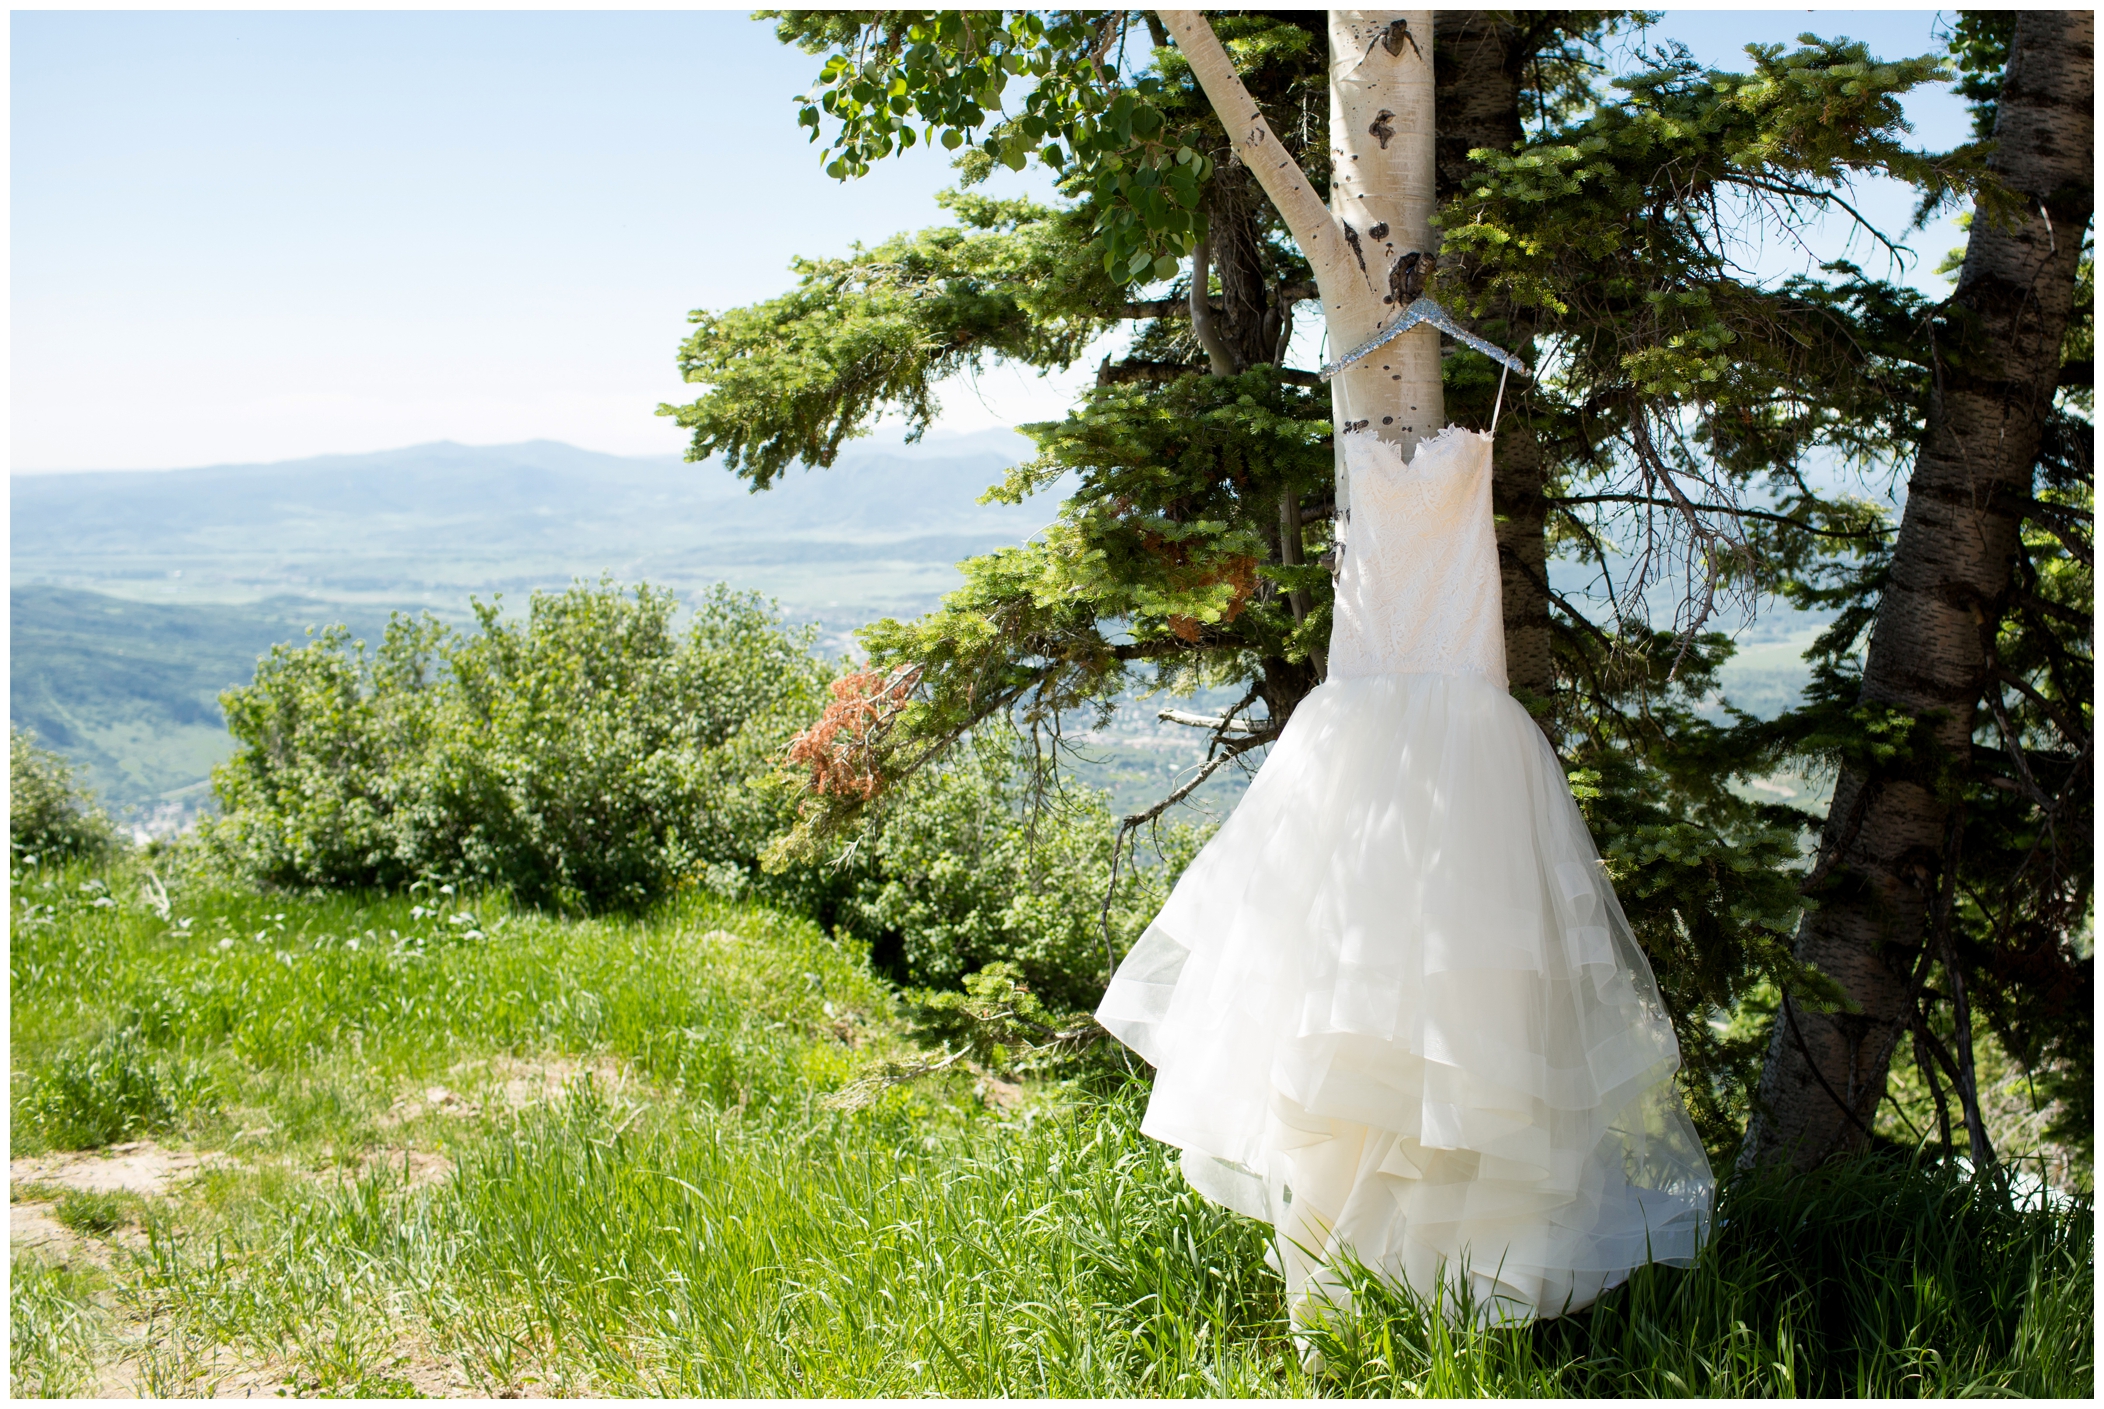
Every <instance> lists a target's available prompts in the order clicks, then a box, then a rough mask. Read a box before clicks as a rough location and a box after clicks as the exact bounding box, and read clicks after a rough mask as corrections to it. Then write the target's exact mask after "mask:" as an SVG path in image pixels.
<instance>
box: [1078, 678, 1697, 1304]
mask: <svg viewBox="0 0 2104 1409" xmlns="http://www.w3.org/2000/svg"><path fill="white" fill-rule="evenodd" d="M1096 1015H1097V1018H1098V1019H1099V1020H1100V1021H1101V1022H1102V1023H1103V1025H1104V1026H1105V1027H1106V1028H1108V1029H1109V1030H1110V1031H1111V1032H1112V1033H1113V1034H1114V1035H1116V1036H1117V1037H1118V1038H1119V1039H1120V1040H1121V1041H1123V1042H1124V1043H1126V1045H1128V1046H1130V1047H1131V1048H1132V1049H1133V1050H1134V1051H1136V1052H1138V1053H1139V1054H1140V1055H1141V1056H1142V1057H1144V1058H1146V1059H1147V1061H1148V1062H1150V1063H1152V1064H1153V1066H1154V1067H1155V1068H1156V1076H1155V1085H1154V1093H1153V1097H1152V1100H1151V1102H1150V1104H1149V1106H1148V1109H1147V1116H1146V1120H1145V1123H1144V1124H1143V1125H1142V1127H1141V1128H1142V1129H1143V1130H1144V1131H1145V1133H1147V1134H1148V1135H1151V1136H1153V1137H1154V1138H1156V1139H1158V1140H1162V1141H1165V1142H1167V1143H1169V1144H1172V1145H1176V1146H1180V1147H1181V1148H1182V1150H1183V1152H1184V1156H1183V1168H1184V1173H1185V1176H1186V1177H1187V1178H1188V1179H1189V1181H1190V1182H1191V1184H1192V1185H1193V1187H1195V1188H1196V1189H1197V1190H1198V1191H1199V1192H1200V1193H1202V1194H1204V1195H1206V1196H1207V1197H1208V1198H1211V1199H1213V1200H1214V1201H1216V1202H1218V1203H1220V1204H1224V1205H1225V1206H1227V1207H1228V1208H1231V1209H1235V1210H1237V1211H1239V1212H1241V1213H1245V1214H1248V1215H1249V1216H1251V1217H1253V1218H1260V1219H1263V1220H1265V1221H1266V1222H1268V1223H1270V1224H1272V1225H1273V1226H1274V1227H1275V1228H1276V1229H1277V1235H1278V1236H1277V1241H1276V1245H1275V1250H1276V1254H1277V1257H1278V1259H1279V1262H1280V1264H1281V1269H1282V1270H1283V1272H1284V1273H1285V1275H1286V1280H1287V1288H1288V1294H1289V1297H1290V1299H1291V1302H1292V1305H1293V1306H1294V1309H1295V1312H1296V1315H1297V1317H1299V1318H1300V1319H1301V1320H1303V1321H1305V1320H1306V1318H1307V1317H1308V1316H1309V1315H1310V1314H1314V1313H1315V1312H1317V1311H1319V1309H1320V1307H1322V1306H1323V1305H1326V1304H1334V1303H1338V1302H1341V1301H1343V1300H1344V1299H1345V1294H1344V1292H1343V1290H1342V1276H1341V1274H1340V1270H1339V1269H1340V1264H1341V1263H1342V1262H1344V1261H1345V1260H1346V1259H1351V1260H1356V1261H1357V1262H1358V1263H1360V1264H1361V1265H1363V1266H1364V1267H1366V1268H1368V1269H1371V1270H1372V1271H1374V1272H1375V1273H1377V1274H1379V1275H1381V1276H1383V1277H1386V1278H1389V1279H1392V1280H1396V1281H1400V1282H1402V1283H1405V1284H1407V1285H1408V1286H1409V1287H1410V1288H1412V1289H1413V1290H1415V1291H1416V1292H1418V1293H1419V1294H1421V1295H1424V1296H1427V1297H1430V1296H1432V1295H1433V1294H1434V1293H1435V1292H1436V1291H1440V1290H1442V1289H1443V1290H1444V1293H1445V1295H1446V1298H1447V1300H1448V1303H1449V1304H1450V1305H1451V1304H1452V1303H1453V1302H1454V1301H1455V1300H1456V1293H1457V1292H1459V1291H1461V1290H1462V1289H1463V1288H1464V1287H1465V1289H1466V1292H1467V1294H1468V1296H1467V1299H1468V1300H1469V1301H1471V1302H1472V1303H1473V1306H1474V1308H1475V1309H1474V1313H1473V1314H1474V1315H1475V1316H1476V1317H1478V1318H1481V1319H1484V1320H1488V1321H1494V1322H1505V1323H1510V1322H1518V1321H1525V1320H1528V1319H1531V1318H1533V1317H1536V1316H1555V1315H1559V1314H1562V1313H1563V1312H1566V1311H1575V1310H1578V1309H1581V1308H1583V1307H1585V1306H1588V1305H1590V1304H1591V1303H1592V1301H1593V1299H1594V1298H1595V1297H1597V1296H1598V1295H1599V1294H1600V1293H1601V1292H1602V1291H1603V1290H1605V1289H1606V1288H1608V1287H1612V1286H1615V1285H1617V1284H1618V1283H1620V1282H1621V1281H1623V1280H1624V1279H1625V1278H1626V1277H1627V1276H1628V1275H1629V1273H1630V1271H1631V1270H1632V1269H1633V1268H1636V1267H1639V1266H1642V1265H1643V1264H1645V1263H1647V1262H1665V1263H1681V1264H1685V1263H1687V1262H1689V1261H1690V1260H1692V1259H1693V1257H1694V1255H1695V1252H1696V1250H1697V1248H1698V1247H1699V1246H1700V1244H1701V1242H1702V1239H1703V1237H1704V1236H1705V1234H1706V1232H1707V1228H1708V1221H1709V1213H1710V1203H1711V1196H1712V1192H1713V1187H1714V1186H1713V1182H1712V1179H1711V1175H1710V1169H1709V1163H1708V1160H1707V1159H1706V1158H1705V1157H1704V1155H1703V1152H1702V1146H1701V1144H1700V1142H1699V1141H1698V1140H1697V1139H1696V1137H1695V1132H1694V1129H1693V1127H1692V1126H1691V1125H1690V1124H1689V1121H1688V1118H1687V1113H1686V1110H1685V1108H1684V1107H1683V1105H1682V1103H1681V1100H1680V1096H1679V1093H1678V1091H1677V1090H1676V1088H1675V1085H1674V1079H1673V1074H1674V1072H1675V1070H1676V1069H1677V1068H1678V1067H1679V1064H1680V1052H1679V1048H1678V1046H1677V1044H1676V1043H1675V1041H1674V1038H1673V1030H1672V1027H1671V1024H1670V1023H1669V1022H1668V1021H1667V1018H1666V1014H1665V1011H1664V1009H1663V1007H1662V1006H1661V1004H1660V1002H1659V997H1658V988H1657V985H1656V983H1655V981H1654V980H1653V978H1652V976H1651V969H1650V965H1649V964H1648V963H1647V962H1646V961H1645V959H1644V956H1643V953H1642V951H1641V950H1639V949H1638V948H1637V946H1636V942H1635V940H1634V938H1633V937H1632V936H1631V934H1630V931H1629V925H1628V922H1627V921H1626V920H1625V919H1624V918H1623V915H1622V910H1621V907H1620V906H1619V905H1618V904H1617V903H1616V901H1615V896H1614V891H1613V889H1612V887H1611V886H1610V885H1609V883H1608V879H1607V877H1606V875H1605V874H1604V873H1603V871H1602V867H1601V863H1600V859H1599V854H1598V852H1597V851H1596V850H1595V849H1594V847H1593V844H1592V838H1591V836H1590V834H1589V833H1588V832H1587V830H1586V826H1585V822H1584V819H1583V818H1582V817H1581V816H1580V814H1579V811H1578V807H1577V804H1576V802H1575V801H1574V800H1573V799H1572V797H1571V793H1570V788H1569V786H1568V785H1567V784H1566V782H1565V781H1564V776H1563V772H1562V769H1561V768H1560V767H1559V765H1558V763H1557V760H1556V756H1555V754H1554V752H1553V751H1552V750H1551V749H1550V748H1549V746H1548V743H1547V741H1546V740H1545V739H1544V738H1543V737H1542V736H1541V733H1540V731H1539V730H1538V729H1537V728H1536V727H1535V725H1534V723H1533V721H1532V720H1530V719H1529V718H1528V716H1527V713H1526V711H1525V710H1524V709H1522V708H1521V707H1520V706H1519V705H1518V704H1517V703H1516V702H1515V701H1514V700H1513V699H1512V698H1511V697H1510V696H1509V695H1508V694H1507V693H1506V692H1505V691H1504V690H1502V689H1500V688H1498V687H1496V686H1494V685H1492V684H1491V683H1489V682H1488V681H1485V680H1482V679H1479V678H1476V677H1472V676H1454V675H1383V676H1372V677H1367V678H1362V679H1347V680H1331V681H1329V682H1328V683H1326V684H1324V685H1322V686H1321V687H1320V688H1318V689H1317V690H1316V691H1315V692H1314V693H1313V694H1311V695H1309V696H1308V697H1307V699H1305V700H1304V701H1303V702H1302V703H1301V705H1300V707H1299V709H1298V710H1297V711H1296V712H1295V713H1294V716H1293V719H1292V721H1291V722H1290V723H1289V724H1288V725H1287V727H1286V729H1285V731H1284V734H1283V736H1282V737H1281V738H1280V740H1279V741H1278V743H1277V744H1276V745H1274V746H1273V748H1272V753H1271V757H1270V758H1269V759H1267V760H1266V761H1265V764H1264V767H1263V768H1262V769H1261V770H1260V771H1259V772H1258V774H1257V776H1256V778H1255V780H1254V781H1253V782H1252V784H1251V785H1250V788H1249V791H1248V793H1247V794H1246V795H1245V796H1244V797H1243V799H1242V801H1241V803H1240V804H1239V805H1238V806H1237V807H1236V809H1235V811H1234V812H1233V814H1232V815H1231V816H1230V817H1229V818H1228V820H1227V822H1226V823H1225V824H1224V825H1223V826H1222V827H1221V829H1220V831H1219V832H1218V834H1217V835H1215V836H1214V838H1213V839H1212V841H1211V842H1210V843H1209V844H1208V845H1207V846H1206V847H1205V849H1204V850H1203V851H1202V852H1201V853H1200V854H1199V856H1198V857H1197V859H1196V860H1194V861H1193V862H1192V864H1191V866H1190V868H1189V869H1188V870H1187V871H1185V873H1184V875H1183V877H1182V879H1181V880H1180V881H1179V882H1178V884H1177V886H1176V888H1175V890H1174V892H1173V893H1172V894H1171V896H1170V897H1169V901H1168V903H1167V904H1166V905H1164V906H1163V908H1162V911H1161V913H1160V915H1158V916H1157V917H1156V918H1155V920H1154V922H1153V924H1152V925H1150V926H1149V927H1148V929H1147V931H1146V932H1145V933H1144V934H1143V935H1142V936H1141V938H1140V940H1139V942H1138V944H1136V945H1135V946H1134V948H1133V950H1132V952H1131V953H1130V954H1129V955H1128V956H1126V958H1125V960H1124V962H1123V963H1122V964H1121V965H1120V966H1119V968H1118V971H1117V974H1116V977H1115V978H1114V980H1113V981H1112V983H1111V985H1110V989H1109V991H1108V992H1107V993H1106V994H1105V996H1104V999H1103V1003H1102V1006H1101V1007H1100V1008H1098V1009H1097V1014H1096Z"/></svg>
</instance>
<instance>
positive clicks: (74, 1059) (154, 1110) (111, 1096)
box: [16, 1028, 211, 1150]
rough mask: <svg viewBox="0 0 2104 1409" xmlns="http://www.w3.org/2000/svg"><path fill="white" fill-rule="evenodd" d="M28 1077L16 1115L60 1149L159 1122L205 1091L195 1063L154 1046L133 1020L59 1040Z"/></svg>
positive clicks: (146, 1129) (93, 1144) (86, 1146)
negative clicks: (71, 1040) (96, 1034)
mask: <svg viewBox="0 0 2104 1409" xmlns="http://www.w3.org/2000/svg"><path fill="white" fill-rule="evenodd" d="M28 1085H29V1090H28V1092H27V1096H26V1099H25V1100H23V1102H22V1103H21V1105H20V1106H19V1107H18V1108H17V1111H16V1116H17V1119H18V1120H20V1121H22V1122H23V1123H25V1124H27V1125H28V1126H29V1127H30V1128H31V1129H32V1130H33V1131H34V1132H35V1133H36V1134H37V1135H38V1136H40V1137H41V1138H42V1140H43V1143H44V1144H46V1145H48V1146H50V1147H52V1148H55V1149H61V1150H92V1149H98V1148H100V1147H101V1146H104V1145H110V1144H115V1143H116V1142H117V1141H119V1140H128V1139H131V1138H132V1137H133V1136H136V1135H148V1134H152V1133H154V1132H155V1131H159V1130H165V1129H167V1128H168V1127H169V1126H171V1125H173V1124H175V1122H176V1120H177V1118H178V1117H179V1116H180V1115H181V1114H182V1113H183V1111H184V1110H185V1109H187V1108H190V1107H193V1106H199V1105H202V1104H204V1103H205V1102H206V1101H207V1100H208V1099H209V1096H210V1093H211V1082H210V1079H209V1078H208V1077H207V1076H206V1074H205V1073H204V1072H203V1070H202V1069H201V1068H199V1067H198V1066H196V1065H195V1064H194V1063H191V1062H187V1061H184V1060H182V1059H181V1058H178V1057H172V1056H170V1055H168V1054H166V1053H157V1052H155V1051H154V1050H153V1049H152V1048H151V1047H149V1046H148V1045H147V1044H146V1041H145V1040H144V1038H142V1037H141V1036H140V1034H139V1033H138V1031H137V1030H136V1029H134V1028H121V1029H119V1030H117V1031H115V1032H112V1033H109V1034H107V1035H105V1036H103V1037H101V1038H99V1039H97V1040H96V1041H94V1042H92V1043H89V1044H87V1045H86V1046H78V1045H76V1046H72V1047H66V1048H61V1049H60V1050H59V1051H58V1052H57V1053H56V1054H55V1055H54V1056H53V1058H52V1060H51V1061H50V1063H49V1064H48V1065H46V1066H45V1067H44V1068H43V1069H42V1070H40V1071H38V1072H35V1073H34V1074H32V1075H31V1077H30V1080H29V1083H28Z"/></svg>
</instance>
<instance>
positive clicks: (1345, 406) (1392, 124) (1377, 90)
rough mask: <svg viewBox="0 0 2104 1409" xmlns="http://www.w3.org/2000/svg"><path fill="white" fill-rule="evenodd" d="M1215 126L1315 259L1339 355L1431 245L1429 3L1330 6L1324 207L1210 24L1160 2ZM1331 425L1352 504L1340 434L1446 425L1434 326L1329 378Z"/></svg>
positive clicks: (1406, 434) (1341, 483)
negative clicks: (1416, 257) (1380, 7)
mask: <svg viewBox="0 0 2104 1409" xmlns="http://www.w3.org/2000/svg"><path fill="white" fill-rule="evenodd" d="M1158 13H1160V15H1161V17H1162V23H1163V24H1164V25H1165V26H1166V27H1167V28H1168V30H1169V32H1170V33H1171V34H1172V35H1174V36H1175V37H1176V44H1177V47H1178V48H1179V49H1181V50H1182V51H1183V54H1184V57H1185V58H1186V59H1187V60H1189V62H1190V65H1191V71H1192V73H1193V74H1194V75H1195V76H1196V77H1197V79H1198V82H1199V85H1200V86H1201V87H1203V88H1204V89H1205V93H1206V97H1207V98H1209V99H1210V100H1211V101H1212V104H1213V110H1214V111H1215V112H1217V113H1218V114H1219V115H1220V120H1221V123H1222V124H1223V125H1224V126H1225V127H1226V128H1227V133H1228V137H1229V140H1230V141H1231V142H1232V144H1233V146H1234V151H1235V154H1236V156H1238V157H1240V158H1241V160H1242V162H1243V163H1244V164H1245V165H1246V166H1248V167H1249V169H1250V170H1251V172H1253V173H1254V174H1255V176H1256V178H1257V181H1258V183H1259V184H1260V185H1262V186H1263V188H1264V193H1265V194H1266V195H1268V196H1270V197H1271V201H1272V204H1273V205H1275V206H1277V207H1278V210H1279V214H1280V216H1281V217H1282V218H1283V219H1284V220H1285V222H1286V228H1287V229H1288V230H1290V231H1291V232H1292V234H1293V238H1294V239H1295V240H1296V241H1298V242H1299V244H1300V247H1301V252H1302V253H1303V254H1305V255H1306V256H1307V259H1308V263H1309V264H1310V265H1311V266H1312V267H1313V268H1314V271H1315V283H1316V287H1317V289H1318V290H1319V291H1320V293H1321V295H1322V311H1323V316H1324V318H1325V319H1326V320H1327V323H1328V328H1329V344H1330V345H1329V356H1330V358H1331V359H1332V360H1334V359H1336V358H1338V357H1341V356H1343V355H1344V354H1345V353H1346V352H1348V351H1350V350H1351V349H1352V348H1354V347H1357V346H1358V345H1359V344H1361V343H1363V342H1365V341H1366V340H1367V339H1368V338H1370V337H1372V336H1373V335H1374V334H1375V333H1376V332H1378V331H1380V329H1381V328H1382V327H1384V326H1385V325H1386V324H1387V323H1388V322H1390V321H1391V320H1393V319H1394V318H1395V317H1396V316H1397V315H1399V314H1400V313H1401V312H1402V310H1403V306H1404V305H1405V304H1407V303H1408V302H1409V301H1410V300H1409V297H1408V296H1407V295H1406V290H1405V282H1406V280H1407V279H1408V278H1409V276H1410V274H1411V273H1412V271H1413V269H1414V268H1416V267H1417V266H1416V265H1415V264H1414V263H1413V261H1412V259H1411V256H1413V255H1420V256H1424V257H1425V259H1426V261H1427V263H1428V262H1429V257H1430V256H1431V255H1432V254H1433V253H1434V252H1435V250H1436V246H1435V244H1434V242H1433V234H1432V225H1431V218H1432V211H1433V209H1434V206H1435V199H1436V184H1435V183H1436V168H1435V165H1434V157H1433V137H1434V132H1435V125H1434V104H1433V83H1432V12H1431V11H1430V10H1332V11H1330V16H1329V30H1330V208H1329V209H1325V208H1324V207H1323V205H1322V202H1321V201H1320V200H1318V199H1317V198H1316V195H1315V192H1314V188H1313V187H1312V186H1310V185H1309V184H1308V178H1307V175H1306V173H1304V172H1303V171H1302V170H1301V169H1300V166H1299V164H1298V163H1297V162H1295V161H1294V160H1293V158H1292V156H1291V155H1290V154H1288V153H1287V151H1286V150H1285V148H1283V147H1282V146H1280V145H1279V142H1278V138H1277V137H1276V136H1274V135H1273V133H1272V131H1271V127H1270V125H1269V124H1268V123H1266V122H1265V121H1264V117H1263V114H1262V113H1260V112H1258V111H1257V106H1256V103H1255V102H1254V101H1252V100H1251V98H1250V96H1249V91H1248V90H1247V89H1246V88H1244V87H1243V86H1242V80H1241V78H1240V77H1239V76H1237V74H1236V73H1235V66H1234V63H1233V61H1232V60H1231V59H1229V58H1228V56H1227V51H1226V50H1225V49H1224V48H1222V47H1221V44H1220V40H1219V38H1218V37H1217V36H1216V35H1215V34H1214V33H1213V28H1212V26H1211V25H1210V24H1208V23H1207V22H1206V19H1205V16H1204V15H1203V14H1202V13H1201V12H1199V11H1197V10H1162V11H1159V12H1158ZM1331 386H1332V387H1333V389H1334V391H1333V396H1334V400H1333V406H1334V408H1335V412H1336V426H1337V437H1336V439H1337V445H1338V447H1339V449H1338V457H1337V467H1338V475H1337V507H1338V509H1339V510H1340V511H1342V510H1343V509H1344V508H1345V507H1346V506H1347V505H1348V504H1349V503H1350V497H1349V496H1350V485H1349V483H1348V482H1347V479H1346V476H1345V474H1344V456H1343V449H1342V447H1343V445H1344V438H1345V437H1346V436H1348V435H1372V436H1376V437H1378V438H1379V439H1382V440H1387V441H1392V442H1394V443H1395V444H1397V445H1400V446H1401V447H1402V450H1403V455H1404V458H1405V459H1407V458H1409V457H1410V456H1412V455H1414V454H1415V453H1416V450H1417V445H1418V442H1419V441H1421V440H1423V439H1425V438H1426V437H1428V436H1431V435H1435V434H1437V433H1438V432H1439V430H1440V429H1441V428H1442V427H1443V426H1445V424H1446V402H1445V398H1444V396H1443V395H1442V394H1441V392H1440V386H1439V334H1438V333H1437V332H1436V331H1434V330H1433V329H1430V328H1421V329H1416V330H1413V331H1411V332H1408V333H1405V334H1404V335H1403V336H1401V337H1400V338H1397V339H1396V340H1395V341H1394V342H1392V343H1390V344H1388V345H1387V346H1386V347H1384V348H1382V349H1381V350H1380V351H1379V352H1376V353H1374V354H1373V355H1372V356H1371V357H1368V358H1366V359H1365V360H1364V361H1362V362H1360V363H1358V364H1357V365H1355V366H1354V367H1352V368H1351V369H1350V370H1349V371H1347V372H1344V373H1343V374H1342V375H1340V376H1339V377H1338V378H1337V379H1336V381H1334V382H1332V383H1331Z"/></svg>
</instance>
